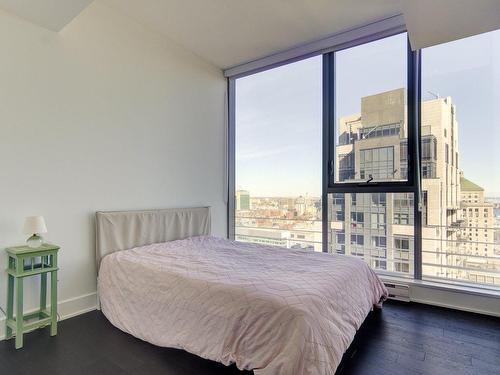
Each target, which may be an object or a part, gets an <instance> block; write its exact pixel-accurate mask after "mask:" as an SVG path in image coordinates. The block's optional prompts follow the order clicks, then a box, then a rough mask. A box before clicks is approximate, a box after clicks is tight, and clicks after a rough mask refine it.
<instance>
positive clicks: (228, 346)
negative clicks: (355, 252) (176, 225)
mask: <svg viewBox="0 0 500 375" xmlns="http://www.w3.org/2000/svg"><path fill="white" fill-rule="evenodd" d="M98 291H99V296H100V300H101V308H102V312H103V313H104V314H105V316H106V317H107V318H108V319H109V321H110V322H111V323H112V324H113V325H115V326H116V327H118V328H119V329H121V330H123V331H125V332H128V333H130V334H131V335H133V336H135V337H137V338H139V339H142V340H145V341H147V342H150V343H152V344H155V345H159V346H163V347H171V348H180V349H184V350H186V351H188V352H190V353H193V354H196V355H198V356H201V357H203V358H207V359H211V360H214V361H218V362H221V363H223V364H226V365H229V364H232V363H235V364H236V366H237V367H238V368H239V369H242V370H243V369H246V370H254V373H255V375H271V374H272V375H285V374H286V375H294V374H297V375H308V374H311V375H313V374H314V375H321V374H334V373H335V370H336V368H337V366H338V364H339V362H340V360H341V358H342V355H343V353H344V352H345V351H346V349H347V348H348V346H349V345H350V343H351V342H352V340H353V338H354V335H355V333H356V330H357V329H358V328H359V327H360V325H361V324H362V322H363V321H364V319H365V318H366V316H367V315H368V313H369V312H370V310H371V309H372V308H373V306H374V305H378V304H379V303H380V302H381V301H382V300H384V299H385V298H386V296H387V290H386V289H385V287H384V285H383V284H382V282H381V281H380V280H379V278H378V277H377V275H376V274H375V273H374V272H373V270H371V269H370V268H369V267H368V266H367V265H366V264H365V263H364V262H363V261H362V260H360V259H356V258H353V257H348V256H343V255H334V254H324V253H316V252H312V251H307V250H295V249H286V248H277V247H271V246H262V245H256V244H247V243H241V242H235V241H230V240H226V239H221V238H216V237H211V236H202V237H193V238H189V239H186V240H179V241H172V242H165V243H159V244H153V245H148V246H142V247H137V248H134V249H130V250H125V251H120V252H116V253H113V254H110V255H107V256H106V257H104V259H103V261H102V264H101V268H100V272H99V278H98Z"/></svg>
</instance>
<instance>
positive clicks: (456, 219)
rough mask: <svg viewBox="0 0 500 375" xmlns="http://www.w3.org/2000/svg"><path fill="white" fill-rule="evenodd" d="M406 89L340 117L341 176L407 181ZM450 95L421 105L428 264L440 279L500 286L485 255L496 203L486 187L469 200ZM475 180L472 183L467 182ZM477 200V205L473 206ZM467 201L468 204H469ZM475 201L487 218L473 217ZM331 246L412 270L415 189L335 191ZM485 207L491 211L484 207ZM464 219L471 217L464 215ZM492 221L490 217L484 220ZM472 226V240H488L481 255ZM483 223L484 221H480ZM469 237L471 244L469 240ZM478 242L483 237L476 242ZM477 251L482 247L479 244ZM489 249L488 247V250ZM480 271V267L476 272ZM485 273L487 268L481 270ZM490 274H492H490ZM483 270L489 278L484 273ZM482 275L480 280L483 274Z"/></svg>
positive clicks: (427, 271) (378, 265) (386, 266)
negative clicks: (487, 200)
mask: <svg viewBox="0 0 500 375" xmlns="http://www.w3.org/2000/svg"><path fill="white" fill-rule="evenodd" d="M405 100H406V93H405V90H404V89H397V90H392V91H388V92H384V93H380V94H376V95H371V96H367V97H363V98H362V99H361V113H360V114H354V115H350V116H345V117H342V118H341V119H340V121H339V124H338V143H337V146H336V155H337V157H336V169H335V170H336V176H335V178H336V180H337V181H339V182H366V181H368V180H369V179H371V180H373V181H387V180H391V181H394V180H405V179H406V178H407V175H408V160H407V158H408V142H407V139H408V134H407V115H406V102H405ZM455 114H456V108H455V106H454V104H453V103H452V100H451V98H450V97H446V98H437V99H434V100H429V101H424V102H423V103H422V114H421V135H422V145H421V157H422V164H421V172H422V177H423V181H422V204H423V212H422V216H423V223H422V224H423V228H422V243H423V246H422V248H423V249H422V270H423V274H424V275H425V276H426V277H428V278H433V277H440V278H443V277H444V278H448V279H460V280H471V281H476V278H477V276H476V275H480V276H479V277H480V279H481V280H484V281H482V282H486V283H490V284H500V278H499V277H498V275H496V278H495V275H494V273H493V272H491V271H492V270H500V268H497V265H495V264H494V263H493V261H492V260H488V259H487V257H488V256H491V255H492V254H493V253H494V245H493V242H494V240H493V237H494V232H493V230H492V229H491V230H490V229H488V230H484V229H480V227H479V224H481V225H483V224H487V225H488V228H490V227H491V228H492V227H493V209H492V206H491V207H490V205H488V204H487V203H485V202H484V196H483V193H482V190H481V192H479V191H478V192H475V193H472V194H473V195H477V196H478V198H477V202H464V194H465V195H466V196H467V197H468V194H469V193H468V192H467V193H466V191H465V190H464V192H463V193H462V190H461V181H462V184H464V182H465V181H466V180H465V179H463V177H461V173H460V169H459V157H460V153H459V147H458V123H457V119H456V115H455ZM465 185H467V186H471V183H469V184H467V183H465ZM472 205H475V206H474V207H472ZM466 206H467V207H466ZM469 206H471V207H470V208H471V209H472V210H473V211H472V213H473V214H475V213H476V211H475V210H476V209H477V210H478V211H479V210H480V211H481V215H483V216H484V217H483V222H481V223H480V222H479V221H478V222H477V223H476V221H475V220H473V222H470V221H469V218H468V216H463V209H464V208H466V209H467V210H466V214H467V215H469V213H470V212H471V211H469ZM328 209H329V217H330V233H329V244H330V248H329V251H331V252H336V253H341V254H348V255H353V256H358V257H361V258H363V259H364V260H365V261H366V262H368V263H369V264H370V265H371V266H372V267H373V268H375V269H378V270H381V271H388V272H396V273H401V274H412V273H413V253H414V251H413V250H414V233H413V223H414V197H413V194H412V193H373V194H372V193H358V194H355V193H347V194H338V193H337V194H332V195H331V196H330V199H329V204H328ZM485 210H486V211H485ZM464 218H465V219H464ZM485 220H486V221H487V222H486V223H485V222H484V221H485ZM470 224H473V226H475V227H473V230H472V233H473V234H474V235H473V237H472V238H473V239H476V237H475V234H476V229H477V233H478V237H477V238H479V237H481V236H482V239H483V240H484V239H485V238H487V239H488V241H491V244H490V243H489V242H488V245H486V246H484V247H483V248H481V251H480V252H479V253H480V255H481V256H484V257H483V258H480V257H479V256H475V254H473V255H474V256H468V255H469V254H468V253H467V252H468V250H471V251H472V248H474V251H475V247H476V246H475V245H474V242H470V239H469V238H466V237H465V236H464V234H465V233H467V234H468V233H469V231H468V229H467V230H466V229H465V226H469V227H471V226H470ZM481 228H482V227H481ZM464 241H465V242H464ZM475 243H476V244H478V242H477V241H476V242H475ZM478 249H479V247H478ZM485 251H486V252H485ZM478 270H481V271H478ZM483 271H484V272H483ZM488 271H489V272H490V273H489V277H488V278H486V274H488ZM483 276H484V278H483ZM477 281H480V280H477Z"/></svg>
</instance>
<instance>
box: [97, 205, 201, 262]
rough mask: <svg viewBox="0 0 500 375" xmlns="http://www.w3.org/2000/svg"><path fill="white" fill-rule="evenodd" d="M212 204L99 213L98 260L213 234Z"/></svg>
mask: <svg viewBox="0 0 500 375" xmlns="http://www.w3.org/2000/svg"><path fill="white" fill-rule="evenodd" d="M210 230H211V228H210V207H195V208H171V209H164V210H146V211H107V212H106V211H98V212H96V261H97V269H98V270H99V266H100V264H101V259H102V258H103V257H104V256H106V255H108V254H111V253H114V252H115V251H120V250H127V249H132V248H134V247H137V246H144V245H149V244H152V243H158V242H167V241H174V240H181V239H184V238H188V237H192V236H202V235H209V234H210Z"/></svg>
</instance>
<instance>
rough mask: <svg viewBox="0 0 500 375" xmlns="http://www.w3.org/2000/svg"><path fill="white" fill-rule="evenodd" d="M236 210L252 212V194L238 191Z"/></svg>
mask: <svg viewBox="0 0 500 375" xmlns="http://www.w3.org/2000/svg"><path fill="white" fill-rule="evenodd" d="M236 209H237V210H250V193H249V192H248V191H246V190H238V191H236Z"/></svg>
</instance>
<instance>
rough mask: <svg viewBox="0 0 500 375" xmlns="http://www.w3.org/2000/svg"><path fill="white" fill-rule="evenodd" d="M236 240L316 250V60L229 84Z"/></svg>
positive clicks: (318, 86)
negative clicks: (232, 109)
mask: <svg viewBox="0 0 500 375" xmlns="http://www.w3.org/2000/svg"><path fill="white" fill-rule="evenodd" d="M235 93H236V95H235V200H236V201H235V215H234V219H235V228H234V235H235V238H236V240H239V241H245V242H253V243H259V244H265V245H276V246H284V247H288V248H307V249H314V250H317V251H321V245H322V231H321V165H322V156H321V155H322V154H321V144H322V104H321V96H322V59H321V56H317V57H313V58H309V59H305V60H302V61H299V62H295V63H292V64H287V65H284V66H281V67H277V68H274V69H270V70H266V71H264V72H261V73H257V74H252V75H250V76H247V77H243V78H240V79H238V80H237V81H236V85H235Z"/></svg>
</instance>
